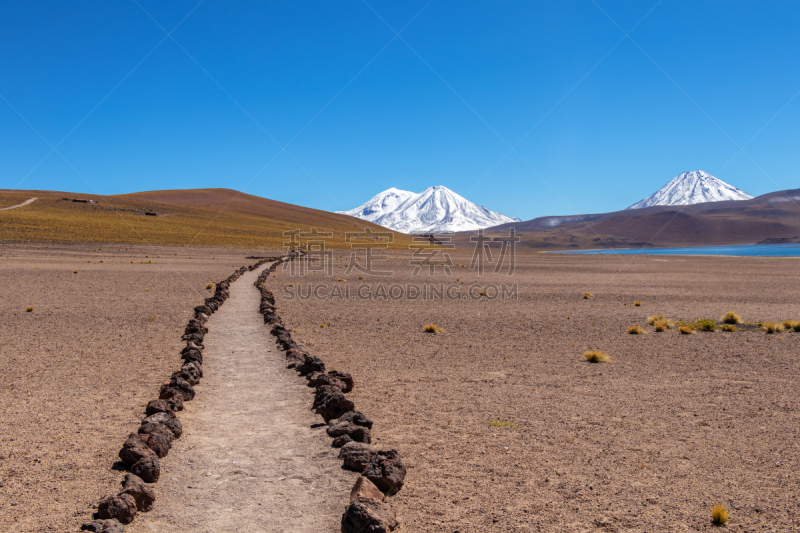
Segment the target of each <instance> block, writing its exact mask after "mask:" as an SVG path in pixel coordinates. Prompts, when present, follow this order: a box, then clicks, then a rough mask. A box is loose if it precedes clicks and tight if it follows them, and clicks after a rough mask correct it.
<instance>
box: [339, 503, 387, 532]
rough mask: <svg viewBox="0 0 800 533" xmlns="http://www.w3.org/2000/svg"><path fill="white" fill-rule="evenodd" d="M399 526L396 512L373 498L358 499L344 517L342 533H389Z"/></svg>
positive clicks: (349, 507)
mask: <svg viewBox="0 0 800 533" xmlns="http://www.w3.org/2000/svg"><path fill="white" fill-rule="evenodd" d="M397 525H398V524H397V517H396V515H395V513H394V510H393V509H392V508H391V507H389V505H387V504H385V503H383V502H381V501H380V500H375V499H372V498H357V499H356V500H355V501H353V502H352V503H350V505H349V506H348V507H347V510H346V511H345V512H344V514H343V515H342V533H387V532H389V531H393V530H394V529H395V528H396V527H397Z"/></svg>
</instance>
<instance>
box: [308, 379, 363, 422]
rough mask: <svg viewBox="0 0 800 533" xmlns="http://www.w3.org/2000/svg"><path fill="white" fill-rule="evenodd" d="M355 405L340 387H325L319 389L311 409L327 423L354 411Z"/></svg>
mask: <svg viewBox="0 0 800 533" xmlns="http://www.w3.org/2000/svg"><path fill="white" fill-rule="evenodd" d="M354 407H355V405H354V404H353V401H352V400H350V399H349V398H348V397H347V396H345V395H344V394H343V393H342V391H341V390H339V387H331V386H329V385H325V386H323V387H320V388H318V389H317V394H316V395H315V397H314V405H313V406H312V407H311V408H312V409H313V410H314V411H315V412H316V413H317V414H318V415H320V416H321V417H322V418H323V419H324V420H325V422H328V421H329V420H332V419H334V418H339V417H341V416H342V415H343V414H345V413H346V412H348V411H352V410H353V408H354Z"/></svg>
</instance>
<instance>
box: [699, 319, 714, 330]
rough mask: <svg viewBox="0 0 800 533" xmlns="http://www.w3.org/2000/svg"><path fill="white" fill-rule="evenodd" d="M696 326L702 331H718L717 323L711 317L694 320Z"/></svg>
mask: <svg viewBox="0 0 800 533" xmlns="http://www.w3.org/2000/svg"><path fill="white" fill-rule="evenodd" d="M694 327H696V328H697V329H699V330H700V331H716V329H717V323H716V322H715V321H714V320H711V319H710V318H698V319H697V320H695V321H694Z"/></svg>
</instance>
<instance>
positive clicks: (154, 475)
mask: <svg viewBox="0 0 800 533" xmlns="http://www.w3.org/2000/svg"><path fill="white" fill-rule="evenodd" d="M131 472H133V473H134V474H136V475H137V476H139V477H140V478H142V479H143V480H144V481H145V482H147V483H155V482H156V481H158V478H159V476H160V475H161V465H159V463H158V457H156V455H155V454H153V455H152V456H149V457H143V458H142V459H140V460H138V461H136V462H135V463H133V466H131Z"/></svg>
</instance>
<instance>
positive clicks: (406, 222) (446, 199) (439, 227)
mask: <svg viewBox="0 0 800 533" xmlns="http://www.w3.org/2000/svg"><path fill="white" fill-rule="evenodd" d="M337 213H341V214H344V215H350V216H353V217H356V218H361V219H363V220H369V221H370V222H374V223H375V224H378V225H380V226H384V227H387V228H389V229H392V230H394V231H400V232H402V233H445V232H450V231H470V230H476V229H481V228H488V227H491V226H497V225H498V224H505V223H507V222H514V221H518V220H519V219H518V218H510V217H507V216H505V215H501V214H500V213H496V212H494V211H490V210H489V209H486V208H485V207H481V206H479V205H477V204H475V203H473V202H470V201H469V200H467V199H466V198H464V197H463V196H460V195H458V194H456V193H454V192H453V191H451V190H450V189H448V188H447V187H444V186H442V185H438V186H436V187H429V188H427V189H425V190H424V191H422V192H421V193H419V194H415V193H412V192H408V191H401V190H398V189H395V188H391V189H389V190H386V191H384V192H382V193H380V194H378V195H376V196H374V197H373V198H372V199H371V200H370V201H369V202H367V203H365V204H364V205H362V206H360V207H357V208H355V209H351V210H350V211H337Z"/></svg>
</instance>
